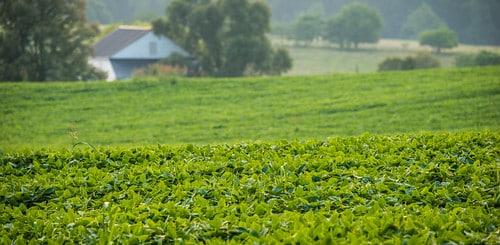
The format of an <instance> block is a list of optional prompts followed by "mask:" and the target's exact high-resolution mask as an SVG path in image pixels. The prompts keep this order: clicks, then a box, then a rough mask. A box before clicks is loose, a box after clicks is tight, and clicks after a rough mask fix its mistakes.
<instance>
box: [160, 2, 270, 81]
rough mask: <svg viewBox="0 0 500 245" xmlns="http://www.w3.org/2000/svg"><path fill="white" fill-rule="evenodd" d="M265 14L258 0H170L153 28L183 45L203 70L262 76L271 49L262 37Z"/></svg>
mask: <svg viewBox="0 0 500 245" xmlns="http://www.w3.org/2000/svg"><path fill="white" fill-rule="evenodd" d="M270 16H271V11H270V9H269V7H268V6H267V5H266V4H265V3H264V2H262V1H248V0H219V1H210V0H174V1H172V2H171V3H170V5H169V6H168V7H167V17H166V18H162V19H157V20H155V21H154V22H153V30H154V31H155V33H156V34H160V35H166V36H168V37H169V38H172V39H173V40H174V41H176V42H177V43H178V44H179V45H181V46H182V47H183V48H184V49H186V50H187V51H188V52H189V53H190V54H191V55H193V56H194V57H195V58H196V59H197V61H198V62H199V64H200V65H201V68H202V69H203V71H204V73H205V74H208V75H212V76H242V75H244V74H268V73H271V63H272V57H273V52H274V51H273V49H272V47H271V44H270V42H269V40H268V39H267V36H266V34H267V33H268V32H269V31H270V22H269V21H270Z"/></svg>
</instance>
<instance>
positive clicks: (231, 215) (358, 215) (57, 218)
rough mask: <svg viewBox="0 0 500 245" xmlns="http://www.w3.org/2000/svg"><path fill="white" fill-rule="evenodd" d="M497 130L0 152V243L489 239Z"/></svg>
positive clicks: (495, 195) (496, 236)
mask: <svg viewBox="0 0 500 245" xmlns="http://www.w3.org/2000/svg"><path fill="white" fill-rule="evenodd" d="M499 139H500V134H499V133H498V132H475V133H472V132H470V133H422V134H412V135H390V136H382V135H370V134H365V135H362V136H359V137H334V138H330V139H328V140H307V141H278V142H264V143H246V144H245V143H241V144H235V145H225V144H220V145H203V146H196V145H182V146H167V145H156V146H149V147H135V148H134V147H132V148H130V147H127V148H123V147H115V148H109V147H108V148H102V147H101V148H99V147H98V148H95V149H94V148H90V147H89V148H86V147H84V146H79V147H75V148H74V149H70V150H50V149H28V150H25V151H17V152H12V153H3V154H2V155H1V156H0V181H1V184H0V210H1V211H0V234H1V235H0V243H1V244H12V243H15V244H26V243H47V244H62V243H64V242H66V243H110V242H113V243H128V244H137V243H141V244H143V243H144V244H151V243H179V244H183V243H187V244H190V243H208V244H217V243H232V244H240V243H265V244H274V243H285V244H292V243H300V244H311V243H323V244H343V243H349V244H353V243H356V244H357V243H389V244H436V243H437V244H445V243H447V244H461V243H463V244H495V243H498V242H499V241H500V228H499V227H500V222H499V219H498V217H500V211H499V207H500V196H499V189H498V188H499V186H500V183H499V175H500V171H499V170H500V148H499Z"/></svg>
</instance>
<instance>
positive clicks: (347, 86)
mask: <svg viewBox="0 0 500 245" xmlns="http://www.w3.org/2000/svg"><path fill="white" fill-rule="evenodd" d="M499 105H500V68H499V67H482V68H465V69H440V70H426V71H411V72H392V73H374V74H344V75H321V76H291V77H262V78H234V79H182V78H164V79H163V78H151V79H144V80H134V81H125V82H113V83H107V82H91V83H85V82H61V83H2V84H0V115H1V120H0V134H1V135H0V149H1V150H3V151H8V150H15V149H18V148H24V147H30V148H33V147H36V148H39V147H55V148H60V147H63V148H68V147H71V146H72V145H73V144H74V143H77V142H81V141H83V142H88V143H90V144H92V145H95V146H116V145H122V146H141V145H151V144H172V145H179V144H185V143H193V144H212V143H237V142H242V141H246V142H249V141H250V142H254V141H272V140H281V139H285V140H287V139H288V140H293V139H311V138H316V139H326V138H328V137H332V136H350V135H360V134H363V133H365V132H369V133H373V134H396V133H414V132H422V131H452V132H453V131H475V130H493V131H497V130H499V129H500V106H499Z"/></svg>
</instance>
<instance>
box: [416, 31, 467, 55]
mask: <svg viewBox="0 0 500 245" xmlns="http://www.w3.org/2000/svg"><path fill="white" fill-rule="evenodd" d="M419 40H420V45H429V46H431V47H434V48H435V49H436V53H438V54H439V53H441V49H443V48H454V47H456V46H458V38H457V35H456V34H455V32H454V31H452V30H450V29H446V28H441V29H435V30H428V31H424V32H422V33H420V36H419Z"/></svg>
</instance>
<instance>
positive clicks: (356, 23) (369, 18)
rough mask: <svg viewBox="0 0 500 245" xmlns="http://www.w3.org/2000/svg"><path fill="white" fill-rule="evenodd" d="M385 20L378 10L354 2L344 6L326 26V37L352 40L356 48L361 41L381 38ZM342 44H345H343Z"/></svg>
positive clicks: (369, 41) (333, 39)
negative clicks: (383, 20)
mask: <svg viewBox="0 0 500 245" xmlns="http://www.w3.org/2000/svg"><path fill="white" fill-rule="evenodd" d="M382 27H383V22H382V18H381V17H380V14H379V12H378V11H377V10H375V9H372V8H370V7H369V6H368V5H365V4H362V3H358V2H354V3H352V4H349V5H347V6H345V7H343V8H342V9H341V10H340V13H339V14H338V15H336V16H333V17H332V18H331V19H330V20H329V21H328V25H327V27H326V31H325V32H326V33H327V36H326V38H327V39H329V40H332V41H336V42H341V43H344V42H350V43H353V44H354V48H356V49H357V48H358V44H359V43H374V42H377V41H378V40H379V38H380V31H381V30H382ZM341 46H344V45H343V44H341Z"/></svg>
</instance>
